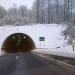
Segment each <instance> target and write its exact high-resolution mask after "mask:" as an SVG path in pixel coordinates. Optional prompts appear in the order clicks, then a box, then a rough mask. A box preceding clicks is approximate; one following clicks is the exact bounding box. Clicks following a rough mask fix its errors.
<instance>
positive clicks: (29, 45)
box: [1, 33, 36, 53]
mask: <svg viewBox="0 0 75 75" xmlns="http://www.w3.org/2000/svg"><path fill="white" fill-rule="evenodd" d="M35 48H36V47H35V43H34V41H33V40H32V38H31V37H30V36H28V35H26V34H24V33H14V34H11V35H10V36H8V37H7V38H6V39H5V40H4V42H3V44H2V47H1V50H2V51H3V52H7V53H13V52H30V51H31V50H34V49H35Z"/></svg>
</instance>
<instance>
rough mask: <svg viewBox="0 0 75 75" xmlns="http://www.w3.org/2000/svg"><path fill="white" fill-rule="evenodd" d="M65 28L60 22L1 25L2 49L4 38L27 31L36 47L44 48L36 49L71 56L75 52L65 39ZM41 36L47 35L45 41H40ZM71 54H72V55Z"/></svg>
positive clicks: (0, 40)
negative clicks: (63, 32)
mask: <svg viewBox="0 0 75 75" xmlns="http://www.w3.org/2000/svg"><path fill="white" fill-rule="evenodd" d="M64 29H65V27H63V25H58V24H36V25H29V26H0V49H1V46H2V44H3V42H4V40H5V39H6V38H7V37H8V36H9V35H11V34H13V33H25V34H27V35H29V36H30V37H31V38H32V39H33V41H34V43H35V45H36V48H44V49H43V50H36V51H38V52H44V53H50V54H54V55H62V56H66V55H68V56H70V57H71V55H73V57H74V54H75V53H73V50H72V48H71V47H70V46H68V45H67V40H64V36H62V31H63V30H64ZM39 37H45V41H44V42H42V41H41V42H40V41H39ZM70 54H71V55H70Z"/></svg>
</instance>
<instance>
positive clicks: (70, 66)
mask: <svg viewBox="0 0 75 75" xmlns="http://www.w3.org/2000/svg"><path fill="white" fill-rule="evenodd" d="M36 54H38V55H40V56H42V57H45V58H46V59H48V60H52V61H55V62H57V63H60V64H63V65H65V66H67V67H68V68H69V69H72V68H73V69H75V66H73V65H70V64H68V63H65V62H62V61H59V60H56V59H53V58H50V57H49V56H48V55H47V54H45V53H44V54H42V55H41V53H40V54H39V53H36Z"/></svg>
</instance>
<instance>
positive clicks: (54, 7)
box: [0, 0, 75, 25]
mask: <svg viewBox="0 0 75 75" xmlns="http://www.w3.org/2000/svg"><path fill="white" fill-rule="evenodd" d="M74 9H75V0H35V1H34V3H33V6H32V8H31V9H28V8H27V7H26V6H24V5H21V6H20V7H17V6H13V7H11V8H9V9H8V10H6V9H5V8H4V7H2V6H0V24H5V25H15V24H16V25H25V24H33V23H40V24H44V23H45V24H50V23H57V24H58V23H66V22H67V23H68V22H71V21H72V22H74V20H75V10H74Z"/></svg>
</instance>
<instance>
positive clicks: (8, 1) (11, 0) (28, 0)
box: [0, 0, 34, 9]
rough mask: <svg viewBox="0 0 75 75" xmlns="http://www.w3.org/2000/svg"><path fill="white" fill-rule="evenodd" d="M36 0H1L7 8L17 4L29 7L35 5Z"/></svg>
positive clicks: (1, 3)
mask: <svg viewBox="0 0 75 75" xmlns="http://www.w3.org/2000/svg"><path fill="white" fill-rule="evenodd" d="M33 2H34V0H0V5H2V6H3V7H5V8H6V9H8V8H10V7H12V6H14V4H16V5H17V6H20V5H25V6H27V7H28V8H31V7H32V5H33Z"/></svg>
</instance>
